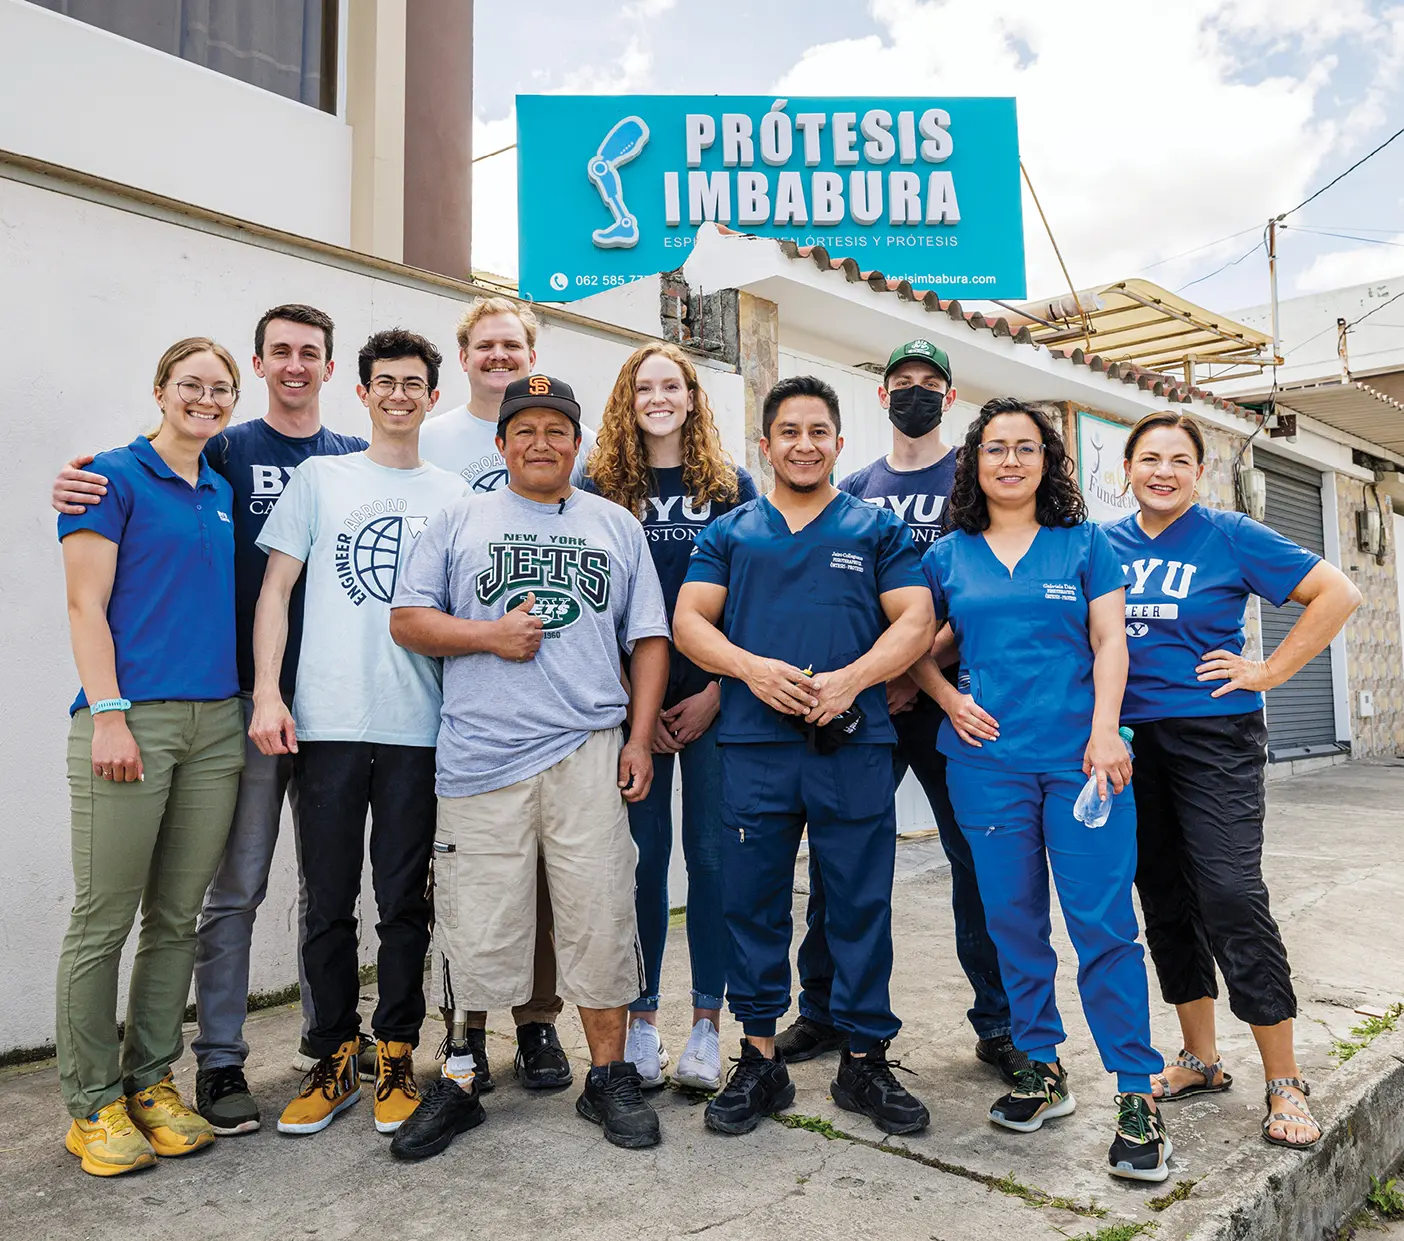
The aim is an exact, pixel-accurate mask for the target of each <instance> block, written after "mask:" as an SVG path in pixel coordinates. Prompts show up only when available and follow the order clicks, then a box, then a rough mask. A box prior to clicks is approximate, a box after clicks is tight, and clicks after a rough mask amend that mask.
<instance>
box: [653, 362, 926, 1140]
mask: <svg viewBox="0 0 1404 1241" xmlns="http://www.w3.org/2000/svg"><path fill="white" fill-rule="evenodd" d="M762 428H763V438H762V439H761V441H760V444H761V451H762V452H764V454H765V456H766V459H767V460H768V461H769V462H770V465H771V468H772V469H773V470H774V473H775V490H774V491H773V492H772V493H771V494H770V495H769V496H766V497H764V498H761V499H758V500H752V501H750V502H749V503H746V504H743V505H741V506H740V507H739V508H736V509H733V510H732V511H731V512H730V513H727V514H726V515H725V516H723V517H720V518H718V519H717V520H716V521H715V522H713V523H712V524H711V525H710V526H708V527H707V529H706V530H704V531H703V532H702V533H701V534H700V535H699V536H698V538H697V544H696V549H695V550H694V552H693V555H692V563H691V565H690V567H689V569H688V574H687V580H686V581H685V582H684V584H683V587H682V591H681V593H680V594H679V596H678V604H677V610H676V612H675V613H674V618H673V636H674V642H675V644H676V645H677V648H678V650H679V651H681V652H682V653H683V654H684V655H686V656H687V657H688V658H689V659H691V660H692V661H693V662H694V663H696V664H697V665H699V666H700V667H702V668H705V669H706V670H707V671H709V672H714V673H719V674H721V675H722V677H723V678H724V679H723V682H722V703H721V728H720V734H719V738H718V739H719V741H720V743H721V746H722V784H723V788H724V789H725V790H726V794H725V804H724V807H723V815H724V820H725V823H726V825H727V828H728V831H727V833H726V835H725V839H724V840H723V844H722V894H723V896H722V900H723V912H724V914H725V917H726V924H727V930H728V933H729V934H730V936H731V940H732V962H731V966H730V968H729V970H728V974H727V993H728V998H729V1002H730V1006H731V1011H732V1012H733V1013H734V1014H735V1015H736V1017H737V1018H739V1019H740V1021H741V1023H742V1029H743V1030H744V1032H745V1038H744V1039H742V1043H741V1058H740V1060H739V1061H737V1064H736V1068H735V1070H734V1071H733V1072H732V1074H731V1077H730V1079H729V1080H728V1082H727V1084H726V1086H725V1088H724V1089H723V1090H722V1091H721V1093H720V1094H718V1095H717V1096H716V1098H714V1099H713V1100H712V1101H711V1102H710V1103H709V1104H708V1105H707V1113H706V1123H707V1126H708V1128H710V1129H713V1130H716V1131H717V1132H720V1133H747V1132H749V1131H750V1130H752V1129H754V1128H755V1126H756V1125H757V1124H758V1123H759V1121H760V1119H761V1117H762V1116H765V1115H767V1114H769V1113H771V1112H774V1111H776V1110H778V1109H780V1108H784V1107H788V1106H789V1104H790V1103H791V1102H792V1101H793V1099H794V1086H793V1085H792V1084H791V1082H790V1078H789V1073H788V1071H787V1069H786V1067H785V1060H784V1055H783V1053H781V1052H778V1051H777V1050H776V1047H775V1025H776V1019H777V1018H779V1017H781V1016H782V1015H783V1014H784V1013H785V1011H786V1010H787V1009H788V1008H789V1006H790V960H789V952H790V937H791V929H792V928H791V916H790V908H791V900H792V897H791V891H792V888H793V883H794V865H795V856H796V854H797V852H798V849H799V841H800V833H801V832H802V831H803V830H804V827H805V825H806V823H807V824H808V827H809V848H810V853H811V855H812V856H813V857H814V859H815V861H816V864H817V866H818V868H819V871H820V873H821V874H822V876H823V882H824V887H825V890H826V891H827V892H828V895H829V904H828V909H827V913H826V918H825V922H826V930H827V933H828V943H829V950H830V952H831V954H832V956H833V962H834V980H833V994H832V998H831V1001H830V1006H831V1011H832V1014H833V1021H834V1023H835V1025H836V1026H837V1027H838V1028H839V1029H840V1030H842V1031H844V1033H845V1034H846V1035H847V1037H848V1046H847V1048H846V1049H845V1050H844V1052H843V1056H842V1060H841V1063H840V1066H839V1073H838V1077H837V1079H836V1080H835V1081H834V1082H833V1086H832V1092H833V1097H834V1102H836V1103H837V1104H839V1106H840V1107H844V1108H847V1109H849V1110H850V1111H855V1112H861V1113H863V1114H864V1115H865V1116H868V1117H870V1118H871V1119H872V1120H873V1121H874V1122H875V1123H876V1124H877V1125H878V1127H879V1128H881V1129H883V1130H884V1131H886V1132H888V1133H914V1132H916V1131H917V1130H919V1129H922V1128H924V1127H925V1126H926V1124H927V1123H928V1121H929V1119H930V1118H929V1116H928V1113H927V1110H926V1108H925V1107H924V1106H923V1105H922V1104H921V1102H920V1101H919V1100H917V1099H916V1098H914V1097H913V1096H912V1095H911V1094H909V1093H908V1092H907V1091H906V1089H905V1088H904V1087H903V1086H902V1085H901V1084H900V1083H899V1082H898V1081H897V1080H896V1078H895V1076H894V1075H893V1072H892V1067H891V1064H890V1062H889V1061H888V1060H887V1057H886V1052H887V1048H888V1045H889V1043H890V1041H891V1039H892V1038H893V1036H894V1035H895V1034H896V1033H897V1031H898V1029H900V1027H901V1023H900V1022H899V1021H898V1020H897V1018H896V1017H895V1016H894V1015H893V1013H892V1008H891V1003H890V1000H889V995H888V984H889V981H890V977H891V973H892V872H893V863H894V860H895V857H896V830H897V829H896V811H895V808H894V804H893V784H892V746H893V743H894V742H895V740H896V735H895V733H894V732H893V729H892V723H891V721H890V720H889V718H888V713H887V698H886V690H885V688H884V686H885V683H886V682H887V681H889V680H890V679H891V678H892V677H894V676H896V675H897V674H898V673H900V672H902V671H904V670H905V669H907V668H909V667H910V666H911V665H912V664H913V663H914V662H915V661H916V659H917V658H918V657H920V656H921V655H923V654H924V653H925V652H927V651H928V650H930V649H931V642H932V637H933V634H934V629H935V625H934V621H933V619H932V609H931V599H930V594H929V592H928V591H925V590H923V589H922V583H923V578H922V576H921V571H920V566H919V558H918V555H917V551H916V547H915V545H914V544H913V542H912V536H911V534H910V533H909V532H908V530H907V528H906V526H905V525H904V524H903V522H902V520H901V519H900V518H899V517H897V515H896V514H895V513H891V512H889V511H887V510H886V509H880V508H877V507H875V506H873V505H870V504H865V503H864V502H863V501H861V500H858V499H855V498H854V497H853V496H850V495H847V494H845V493H844V492H841V491H839V490H838V489H837V488H836V487H834V486H833V484H832V483H830V482H829V476H830V472H831V471H832V469H833V464H834V459H835V458H836V457H837V456H838V453H839V449H840V448H842V446H843V440H842V439H841V438H840V435H839V431H840V421H839V406H838V397H837V396H836V395H835V394H834V390H833V389H832V388H830V387H829V386H828V384H826V383H824V382H823V381H822V380H819V379H815V378H813V377H811V376H796V377H794V378H791V379H785V380H781V381H780V383H778V384H776V385H775V387H773V388H772V389H771V390H770V392H769V394H768V395H767V396H766V399H765V404H764V409H763V413H762Z"/></svg>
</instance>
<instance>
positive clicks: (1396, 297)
mask: <svg viewBox="0 0 1404 1241" xmlns="http://www.w3.org/2000/svg"><path fill="white" fill-rule="evenodd" d="M1401 297H1404V292H1401V293H1396V294H1395V295H1394V296H1393V297H1391V298H1390V299H1389V301H1387V302H1381V303H1380V304H1379V305H1378V306H1376V307H1375V310H1383V309H1384V308H1385V307H1386V306H1389V305H1392V304H1393V303H1394V302H1397V301H1398V300H1399V299H1400V298H1401ZM1375 310H1367V311H1366V312H1365V313H1364V314H1363V315H1361V316H1360V318H1358V319H1357V320H1356V321H1355V322H1354V323H1347V324H1346V331H1347V332H1348V331H1350V329H1351V328H1353V327H1358V326H1359V325H1360V324H1362V323H1364V322H1365V320H1366V319H1368V318H1369V317H1370V316H1371V315H1372V314H1374V313H1375Z"/></svg>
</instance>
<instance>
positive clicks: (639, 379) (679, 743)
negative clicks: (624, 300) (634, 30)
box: [585, 344, 756, 1090]
mask: <svg viewBox="0 0 1404 1241" xmlns="http://www.w3.org/2000/svg"><path fill="white" fill-rule="evenodd" d="M587 471H588V476H587V478H586V480H585V489H586V490H587V491H595V492H598V493H599V494H600V495H603V496H604V497H605V498H606V499H608V500H613V501H614V502H615V503H616V504H620V505H623V506H624V507H625V508H627V509H628V510H629V511H630V512H631V513H633V514H634V515H635V516H636V517H638V518H639V519H640V521H642V522H643V527H644V533H645V534H646V535H647V536H648V550H649V552H650V553H651V554H652V556H653V566H654V568H655V569H657V570H658V580H659V582H660V583H661V584H662V587H663V599H664V602H665V603H666V604H667V608H668V617H669V622H670V623H671V620H672V615H673V609H674V608H675V607H676V606H677V602H678V591H679V590H680V589H681V588H682V583H683V578H684V577H685V576H686V575H687V563H688V560H689V558H690V557H691V555H692V549H693V547H694V546H695V544H696V539H697V536H698V535H699V534H701V533H702V531H703V530H704V529H706V528H707V526H709V525H711V523H712V522H714V521H715V520H716V519H717V518H718V517H720V516H721V515H722V514H723V513H729V512H730V511H731V510H732V509H733V508H735V507H736V506H737V505H739V504H744V503H745V502H746V501H747V500H754V499H755V498H756V485H755V483H754V482H752V481H751V476H750V474H748V473H747V472H746V471H745V470H743V469H740V468H739V467H737V466H735V465H733V464H732V462H731V460H730V458H729V457H728V456H727V455H726V453H725V452H724V451H723V450H722V445H721V435H720V434H719V433H718V431H717V424H716V422H715V420H714V419H713V417H712V407H711V405H710V403H709V402H708V400H707V394H706V392H704V391H703V390H702V385H701V384H700V383H699V382H698V379H697V369H696V368H695V367H694V366H693V365H692V363H691V362H690V361H689V360H688V357H687V355H686V354H685V353H683V352H682V350H681V349H679V348H677V346H676V345H668V344H654V345H645V346H643V348H641V349H638V350H635V352H634V353H633V354H632V355H630V357H629V358H628V359H627V360H626V361H625V363H624V365H623V366H622V367H621V368H620V371H619V377H618V378H617V379H616V380H615V383H614V391H613V392H611V393H610V397H609V400H608V401H607V402H606V404H605V409H604V414H603V415H602V416H601V418H600V432H599V439H598V440H597V441H596V443H595V448H594V450H593V451H592V452H591V454H590V460H589V463H588V466H587ZM720 710H721V686H720V683H719V682H718V679H717V678H716V677H714V676H712V675H711V674H710V673H707V672H704V671H702V669H701V668H699V667H698V666H697V665H696V664H694V663H693V662H692V661H691V660H690V659H688V658H687V657H686V656H684V655H681V654H679V653H678V651H677V650H676V649H674V650H673V652H672V660H671V663H670V665H669V669H668V691H667V693H666V694H665V695H664V697H663V710H662V712H661V713H660V714H659V716H658V718H657V720H655V721H654V735H653V784H652V786H651V787H650V789H649V792H648V796H647V797H645V798H644V799H643V801H640V802H631V803H630V804H629V828H630V830H631V831H632V832H633V836H634V843H635V844H636V845H637V846H638V850H639V864H638V869H637V871H636V872H635V877H634V881H635V896H634V902H635V905H636V907H637V912H638V919H639V944H640V947H641V948H642V949H643V959H644V975H645V983H644V991H643V994H642V995H640V996H639V998H638V999H637V1000H635V1001H634V1003H632V1004H631V1005H630V1006H629V1034H628V1039H627V1043H628V1046H627V1047H626V1049H625V1055H624V1058H625V1059H626V1060H628V1061H629V1062H630V1063H631V1064H633V1065H634V1067H635V1068H637V1069H638V1071H639V1076H640V1077H641V1078H642V1079H643V1084H644V1086H645V1087H653V1086H661V1085H663V1080H664V1079H663V1067H664V1064H665V1063H666V1059H665V1056H666V1053H665V1052H664V1051H663V1043H662V1040H661V1039H660V1037H659V1034H658V1000H659V996H658V991H659V983H660V980H661V977H662V973H663V945H664V942H665V941H666V939H667V937H668V861H669V858H670V856H671V854H672V849H673V761H674V757H675V756H676V759H677V762H678V766H679V768H680V770H681V774H682V812H683V813H682V846H683V858H684V860H685V861H686V863H687V949H688V955H689V957H690V960H691V965H692V1033H691V1034H690V1035H689V1036H688V1040H687V1046H686V1047H685V1048H684V1049H683V1053H682V1057H681V1058H680V1059H679V1061H678V1067H677V1069H676V1070H675V1071H674V1073H673V1077H674V1080H675V1081H676V1082H677V1084H678V1085H680V1086H689V1087H691V1088H693V1089H696V1090H718V1089H720V1087H721V1044H720V1041H719V1039H718V1035H717V1030H718V1027H719V1026H720V1024H721V1006H722V992H723V990H724V989H725V986H726V956H727V953H726V946H727V932H726V924H725V923H724V922H723V921H722V903H721V843H722V818H721V801H722V791H721V747H720V746H719V745H718V744H717V733H718V731H719V730H718V726H717V714H718V712H719V711H720Z"/></svg>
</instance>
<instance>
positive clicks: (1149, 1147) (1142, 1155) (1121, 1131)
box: [1107, 1094, 1175, 1181]
mask: <svg viewBox="0 0 1404 1241" xmlns="http://www.w3.org/2000/svg"><path fill="white" fill-rule="evenodd" d="M1174 1152H1175V1147H1174V1145H1173V1144H1172V1143H1171V1141H1170V1135H1169V1134H1168V1133H1167V1132H1166V1131H1165V1121H1164V1119H1163V1118H1162V1116H1161V1115H1160V1113H1159V1112H1152V1111H1151V1110H1150V1105H1149V1104H1148V1103H1147V1102H1146V1101H1145V1099H1144V1098H1142V1097H1141V1096H1140V1095H1138V1094H1119V1095H1117V1096H1116V1137H1115V1138H1113V1139H1112V1144H1111V1149H1110V1150H1109V1151H1108V1152H1107V1161H1108V1162H1109V1163H1110V1164H1111V1174H1112V1175H1113V1176H1120V1177H1123V1178H1125V1179H1126V1180H1128V1181H1163V1180H1165V1178H1166V1177H1168V1176H1169V1175H1170V1168H1169V1166H1168V1160H1169V1158H1170V1156H1171V1155H1172V1154H1174Z"/></svg>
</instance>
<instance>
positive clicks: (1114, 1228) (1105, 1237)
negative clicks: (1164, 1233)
mask: <svg viewBox="0 0 1404 1241" xmlns="http://www.w3.org/2000/svg"><path fill="white" fill-rule="evenodd" d="M1157 1227H1158V1225H1157V1224H1153V1223H1152V1224H1137V1223H1129V1224H1108V1225H1107V1227H1105V1228H1099V1229H1097V1231H1096V1232H1084V1233H1083V1234H1082V1235H1081V1236H1079V1237H1074V1238H1073V1239H1072V1241H1133V1238H1135V1237H1140V1236H1144V1235H1145V1234H1146V1233H1149V1232H1153V1231H1154V1230H1155V1229H1156V1228H1157Z"/></svg>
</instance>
